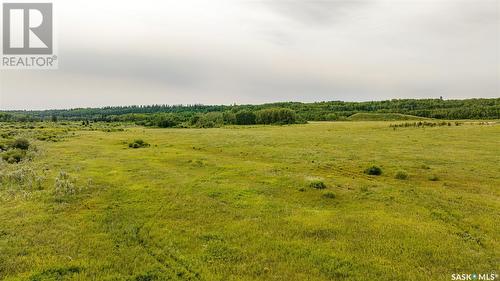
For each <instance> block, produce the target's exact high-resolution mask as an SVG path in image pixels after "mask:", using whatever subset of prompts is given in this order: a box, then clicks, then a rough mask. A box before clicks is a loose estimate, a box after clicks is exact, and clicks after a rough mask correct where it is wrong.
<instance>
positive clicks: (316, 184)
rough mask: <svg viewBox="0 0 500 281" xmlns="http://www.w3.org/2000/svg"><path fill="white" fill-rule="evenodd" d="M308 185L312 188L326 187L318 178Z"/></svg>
mask: <svg viewBox="0 0 500 281" xmlns="http://www.w3.org/2000/svg"><path fill="white" fill-rule="evenodd" d="M309 187H312V188H315V189H325V188H326V184H325V183H324V182H322V181H320V180H315V181H312V182H311V183H310V184H309Z"/></svg>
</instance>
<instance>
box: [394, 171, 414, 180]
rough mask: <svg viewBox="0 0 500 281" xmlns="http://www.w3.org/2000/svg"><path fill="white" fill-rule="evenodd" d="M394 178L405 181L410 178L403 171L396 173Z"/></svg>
mask: <svg viewBox="0 0 500 281" xmlns="http://www.w3.org/2000/svg"><path fill="white" fill-rule="evenodd" d="M394 177H395V178H396V179H398V180H407V179H408V178H409V177H410V176H409V175H408V173H407V172H405V171H398V172H397V173H396V175H395V176H394Z"/></svg>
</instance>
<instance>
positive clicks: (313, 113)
mask: <svg viewBox="0 0 500 281" xmlns="http://www.w3.org/2000/svg"><path fill="white" fill-rule="evenodd" d="M356 113H400V114H407V115H414V116H419V117H427V118H436V119H500V98H493V99H466V100H444V99H419V100H415V99H398V100H386V101H370V102H342V101H329V102H315V103H300V102H280V103H270V104H261V105H197V104H196V105H146V106H114V107H103V108H75V109H67V110H41V111H2V112H0V121H3V122H12V121H18V122H31V121H59V120H66V121H83V122H88V121H93V122H96V121H104V122H135V123H137V124H141V125H146V126H148V125H150V126H160V127H175V126H179V124H181V123H183V122H184V123H189V125H191V126H200V127H205V126H207V127H210V126H212V125H213V124H211V122H215V123H217V122H218V123H224V124H269V123H297V122H306V121H337V120H346V119H347V118H348V117H349V116H351V115H353V114H356ZM204 122H208V123H209V124H208V125H206V124H204ZM197 124H198V125H197Z"/></svg>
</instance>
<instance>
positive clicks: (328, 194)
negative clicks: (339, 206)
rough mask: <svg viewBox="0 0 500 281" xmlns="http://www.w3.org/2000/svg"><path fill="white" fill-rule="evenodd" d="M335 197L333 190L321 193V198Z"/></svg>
mask: <svg viewBox="0 0 500 281" xmlns="http://www.w3.org/2000/svg"><path fill="white" fill-rule="evenodd" d="M335 197H337V196H336V195H335V193H333V192H326V193H324V194H323V198H327V199H335Z"/></svg>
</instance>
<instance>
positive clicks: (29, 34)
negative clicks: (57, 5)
mask: <svg viewBox="0 0 500 281" xmlns="http://www.w3.org/2000/svg"><path fill="white" fill-rule="evenodd" d="M52 27H53V21H52V3H4V4H3V53H4V55H50V54H52V51H53V29H52Z"/></svg>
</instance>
